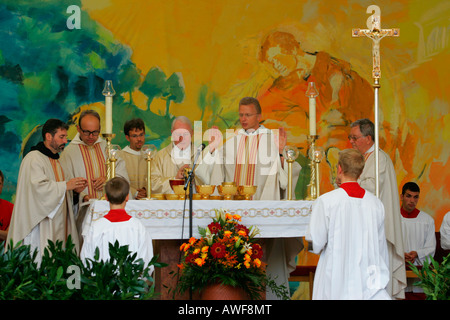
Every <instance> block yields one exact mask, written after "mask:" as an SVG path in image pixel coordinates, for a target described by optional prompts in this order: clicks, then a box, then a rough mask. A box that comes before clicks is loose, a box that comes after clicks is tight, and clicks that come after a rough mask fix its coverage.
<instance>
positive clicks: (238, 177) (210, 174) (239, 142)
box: [196, 126, 303, 300]
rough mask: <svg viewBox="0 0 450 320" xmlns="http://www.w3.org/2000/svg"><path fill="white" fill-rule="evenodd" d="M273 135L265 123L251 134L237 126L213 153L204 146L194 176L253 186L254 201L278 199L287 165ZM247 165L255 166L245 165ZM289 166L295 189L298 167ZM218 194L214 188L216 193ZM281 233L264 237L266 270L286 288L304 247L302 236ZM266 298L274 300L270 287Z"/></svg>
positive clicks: (285, 180)
mask: <svg viewBox="0 0 450 320" xmlns="http://www.w3.org/2000/svg"><path fill="white" fill-rule="evenodd" d="M275 138H276V137H275V135H274V134H273V132H272V130H269V129H267V128H265V127H264V126H260V127H259V128H258V130H256V131H254V132H251V133H247V132H246V131H245V130H244V129H240V130H239V131H238V132H237V134H236V135H234V136H233V137H231V138H230V139H228V141H226V143H225V144H224V146H223V147H222V148H220V149H218V150H217V149H216V150H214V152H213V153H212V154H211V152H209V148H206V149H205V152H204V153H203V158H202V160H201V162H200V164H199V166H198V167H197V169H196V175H197V176H198V177H200V178H201V179H202V180H203V181H204V182H205V184H207V185H220V184H221V183H222V182H231V181H234V182H236V184H237V185H243V184H246V185H255V186H257V189H256V193H255V195H254V196H253V198H252V199H253V200H280V199H281V194H282V191H285V190H286V188H287V184H288V165H287V162H286V161H284V166H282V164H281V161H280V154H279V150H278V146H277V143H276V141H275ZM246 148H247V149H246ZM252 150H253V153H252ZM248 164H250V165H254V166H248V167H246V165H248ZM292 169H293V170H292V189H293V190H295V186H296V184H297V181H298V177H299V174H300V170H301V166H300V164H299V163H298V162H294V163H293V166H292ZM239 181H241V182H239ZM217 193H218V191H217V188H216V190H215V194H217ZM284 194H286V192H284ZM281 236H282V235H280V238H276V239H265V245H266V255H267V257H266V259H267V260H266V261H267V269H266V270H267V273H268V274H269V275H271V276H273V277H274V278H276V279H275V281H276V282H277V284H279V285H285V286H286V288H287V289H289V281H288V278H289V274H290V273H291V272H292V271H294V270H295V267H296V261H295V258H296V256H297V255H298V253H299V252H300V251H301V250H302V249H303V241H302V239H301V238H282V237H281ZM266 298H267V299H268V300H270V299H276V296H275V295H273V293H272V292H271V291H270V290H269V291H267V294H266Z"/></svg>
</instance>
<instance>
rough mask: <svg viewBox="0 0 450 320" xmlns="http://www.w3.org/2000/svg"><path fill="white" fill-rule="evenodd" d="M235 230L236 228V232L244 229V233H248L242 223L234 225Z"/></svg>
mask: <svg viewBox="0 0 450 320" xmlns="http://www.w3.org/2000/svg"><path fill="white" fill-rule="evenodd" d="M235 230H236V232H239V230H243V231H245V234H246V235H248V233H249V230H248V228H247V227H246V226H244V225H242V224H238V225H236V227H235Z"/></svg>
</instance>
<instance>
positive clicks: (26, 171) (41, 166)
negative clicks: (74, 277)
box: [7, 150, 79, 263]
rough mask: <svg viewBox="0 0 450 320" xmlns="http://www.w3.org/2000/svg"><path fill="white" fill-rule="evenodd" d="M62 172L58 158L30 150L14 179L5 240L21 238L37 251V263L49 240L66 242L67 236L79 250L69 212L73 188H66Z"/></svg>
mask: <svg viewBox="0 0 450 320" xmlns="http://www.w3.org/2000/svg"><path fill="white" fill-rule="evenodd" d="M70 178H71V176H70V175H68V174H65V173H64V172H63V170H62V167H61V165H60V164H59V161H58V160H57V159H51V158H49V157H48V156H46V155H44V154H42V153H41V152H40V151H37V150H35V151H30V152H29V153H28V154H27V155H26V156H25V158H24V159H23V160H22V163H21V165H20V170H19V178H18V180H17V191H16V201H15V205H14V210H13V214H12V217H11V224H10V228H9V232H8V238H7V243H8V244H9V243H10V240H11V239H12V240H13V243H14V244H16V243H17V242H19V241H22V240H23V241H24V244H26V245H30V247H31V249H32V250H35V249H36V250H37V252H38V255H37V257H36V262H38V263H40V261H41V258H42V254H43V249H44V248H45V247H46V246H47V245H48V240H51V241H52V242H56V241H57V240H61V241H63V243H65V242H66V239H67V237H68V236H69V235H71V237H72V242H73V243H74V244H75V249H76V250H77V252H79V241H78V233H77V230H76V225H75V219H74V215H73V211H72V191H67V187H66V181H65V180H69V179H70Z"/></svg>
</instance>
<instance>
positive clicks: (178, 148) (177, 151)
mask: <svg viewBox="0 0 450 320" xmlns="http://www.w3.org/2000/svg"><path fill="white" fill-rule="evenodd" d="M171 132H172V137H171V139H172V142H171V143H170V144H169V145H168V146H167V147H165V148H163V149H161V150H159V151H158V153H157V154H156V156H155V158H154V159H153V160H152V179H151V181H152V193H163V194H168V193H174V192H173V190H172V188H171V187H170V182H169V181H170V180H171V179H184V178H185V169H192V166H193V164H194V161H195V156H196V150H194V148H193V143H192V135H193V133H194V131H193V128H192V122H191V121H190V120H189V119H188V118H187V117H185V116H178V117H176V118H175V119H174V120H173V121H172V127H171ZM202 184H203V181H202V179H200V178H199V177H198V176H197V175H195V178H194V184H193V190H194V193H195V185H202Z"/></svg>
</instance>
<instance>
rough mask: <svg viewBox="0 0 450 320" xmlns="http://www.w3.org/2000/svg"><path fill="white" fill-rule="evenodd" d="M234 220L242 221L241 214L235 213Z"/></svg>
mask: <svg viewBox="0 0 450 320" xmlns="http://www.w3.org/2000/svg"><path fill="white" fill-rule="evenodd" d="M233 218H234V220H237V221H241V216H240V215H238V214H235V215H233Z"/></svg>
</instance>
